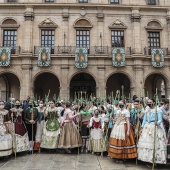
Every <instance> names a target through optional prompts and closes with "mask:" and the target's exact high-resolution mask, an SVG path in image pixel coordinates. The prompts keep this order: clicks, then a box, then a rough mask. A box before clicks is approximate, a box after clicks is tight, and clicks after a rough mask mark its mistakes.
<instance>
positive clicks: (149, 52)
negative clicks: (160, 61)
mask: <svg viewBox="0 0 170 170" xmlns="http://www.w3.org/2000/svg"><path fill="white" fill-rule="evenodd" d="M152 49H153V48H149V47H145V48H144V55H148V56H149V55H151V52H152ZM154 49H156V48H154ZM158 49H160V48H158ZM161 49H163V53H164V56H168V55H169V51H168V48H161Z"/></svg>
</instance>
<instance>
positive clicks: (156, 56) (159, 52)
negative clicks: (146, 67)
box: [151, 48, 164, 67]
mask: <svg viewBox="0 0 170 170" xmlns="http://www.w3.org/2000/svg"><path fill="white" fill-rule="evenodd" d="M151 54H152V66H153V67H163V66H164V52H163V49H161V48H159V49H158V48H157V49H152V50H151Z"/></svg>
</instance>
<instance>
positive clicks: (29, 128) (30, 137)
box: [26, 123, 37, 141]
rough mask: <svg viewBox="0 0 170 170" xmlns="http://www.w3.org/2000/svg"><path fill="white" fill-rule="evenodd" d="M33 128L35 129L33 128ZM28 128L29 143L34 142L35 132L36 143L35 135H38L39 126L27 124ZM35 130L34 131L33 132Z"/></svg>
mask: <svg viewBox="0 0 170 170" xmlns="http://www.w3.org/2000/svg"><path fill="white" fill-rule="evenodd" d="M32 126H33V128H32ZM26 127H27V131H28V137H29V141H32V132H33V141H35V135H36V129H37V124H36V123H35V124H33V125H32V124H26ZM32 129H33V131H32Z"/></svg>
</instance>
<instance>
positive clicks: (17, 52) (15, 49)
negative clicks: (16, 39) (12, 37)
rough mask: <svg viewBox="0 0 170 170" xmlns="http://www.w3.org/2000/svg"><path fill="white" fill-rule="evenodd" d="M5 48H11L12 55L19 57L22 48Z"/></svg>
mask: <svg viewBox="0 0 170 170" xmlns="http://www.w3.org/2000/svg"><path fill="white" fill-rule="evenodd" d="M5 47H9V48H10V49H11V54H16V55H18V54H20V52H21V47H20V46H15V47H11V46H5ZM0 48H4V47H0Z"/></svg>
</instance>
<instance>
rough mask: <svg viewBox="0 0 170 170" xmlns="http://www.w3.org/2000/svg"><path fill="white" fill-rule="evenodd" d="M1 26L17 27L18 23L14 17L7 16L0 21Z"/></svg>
mask: <svg viewBox="0 0 170 170" xmlns="http://www.w3.org/2000/svg"><path fill="white" fill-rule="evenodd" d="M0 26H1V27H2V28H19V26H20V25H19V23H18V21H17V20H16V19H15V18H12V17H7V18H5V19H3V20H2V21H1V25H0Z"/></svg>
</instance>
